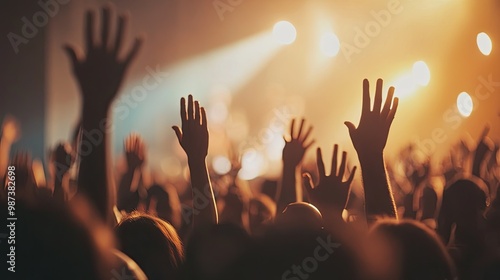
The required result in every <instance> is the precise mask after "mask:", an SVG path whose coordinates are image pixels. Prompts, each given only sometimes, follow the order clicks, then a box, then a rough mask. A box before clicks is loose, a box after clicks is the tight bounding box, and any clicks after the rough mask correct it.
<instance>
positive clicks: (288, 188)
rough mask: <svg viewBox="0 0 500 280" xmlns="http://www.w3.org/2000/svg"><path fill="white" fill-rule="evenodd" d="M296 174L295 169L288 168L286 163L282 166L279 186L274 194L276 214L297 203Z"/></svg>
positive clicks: (292, 167)
mask: <svg viewBox="0 0 500 280" xmlns="http://www.w3.org/2000/svg"><path fill="white" fill-rule="evenodd" d="M296 173H297V167H295V166H289V165H287V164H286V163H285V164H284V165H283V177H282V180H281V185H279V186H278V191H277V192H276V195H277V197H276V201H277V203H276V207H277V209H276V213H277V214H279V213H282V212H283V210H285V208H286V206H287V205H288V204H290V203H292V202H296V201H297V193H296Z"/></svg>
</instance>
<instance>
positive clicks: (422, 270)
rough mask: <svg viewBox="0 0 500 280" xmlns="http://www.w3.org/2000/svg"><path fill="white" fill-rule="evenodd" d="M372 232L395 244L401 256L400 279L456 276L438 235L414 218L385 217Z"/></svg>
mask: <svg viewBox="0 0 500 280" xmlns="http://www.w3.org/2000/svg"><path fill="white" fill-rule="evenodd" d="M371 232H372V233H377V234H382V235H383V236H385V237H386V238H388V239H389V240H391V241H393V242H394V244H396V246H395V247H397V248H392V249H396V250H397V251H398V252H399V254H400V255H399V256H400V257H401V259H400V260H398V262H399V263H400V264H401V266H400V272H401V275H400V277H399V279H431V280H432V279H436V280H438V279H439V280H444V279H455V277H456V272H455V266H454V264H453V261H452V259H451V257H450V255H449V254H448V252H447V250H446V248H445V246H444V245H443V243H442V242H441V240H440V239H439V237H438V236H437V234H436V233H435V232H434V231H432V230H431V229H429V228H428V227H426V226H425V225H423V224H421V223H419V222H417V221H412V220H401V221H398V220H395V219H382V220H379V221H378V222H377V223H376V224H374V226H373V228H372V229H371Z"/></svg>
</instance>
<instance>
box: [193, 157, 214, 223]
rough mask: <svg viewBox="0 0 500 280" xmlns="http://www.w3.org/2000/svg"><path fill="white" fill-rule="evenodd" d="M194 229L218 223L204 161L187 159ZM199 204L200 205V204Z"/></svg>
mask: <svg viewBox="0 0 500 280" xmlns="http://www.w3.org/2000/svg"><path fill="white" fill-rule="evenodd" d="M188 164H189V171H190V173H191V187H192V190H193V208H194V211H193V213H194V215H193V224H194V227H195V228H201V227H204V226H206V225H212V224H217V223H218V215H217V206H216V202H215V196H214V193H213V189H212V185H211V183H210V178H209V175H208V169H207V165H206V161H205V159H188ZM200 202H201V203H200Z"/></svg>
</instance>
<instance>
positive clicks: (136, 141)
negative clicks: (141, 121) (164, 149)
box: [124, 133, 146, 170]
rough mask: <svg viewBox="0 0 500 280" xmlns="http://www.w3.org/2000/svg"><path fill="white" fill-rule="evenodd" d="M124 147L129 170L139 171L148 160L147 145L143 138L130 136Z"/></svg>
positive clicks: (134, 135)
mask: <svg viewBox="0 0 500 280" xmlns="http://www.w3.org/2000/svg"><path fill="white" fill-rule="evenodd" d="M124 147H125V157H126V159H127V167H128V169H129V170H136V169H139V168H140V167H141V166H142V165H143V164H144V162H145V160H146V145H145V144H144V141H143V140H142V138H141V136H139V134H136V133H132V134H130V135H129V136H128V137H127V138H126V139H125V143H124Z"/></svg>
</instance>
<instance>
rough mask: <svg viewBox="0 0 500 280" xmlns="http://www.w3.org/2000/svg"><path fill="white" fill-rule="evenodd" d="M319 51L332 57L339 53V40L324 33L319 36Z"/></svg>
mask: <svg viewBox="0 0 500 280" xmlns="http://www.w3.org/2000/svg"><path fill="white" fill-rule="evenodd" d="M319 44H320V49H321V52H323V54H325V55H326V56H328V57H334V56H336V55H337V54H338V53H339V50H340V40H339V38H338V37H337V35H335V34H334V33H332V32H328V33H325V34H324V35H323V36H321V41H320V43H319Z"/></svg>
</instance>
